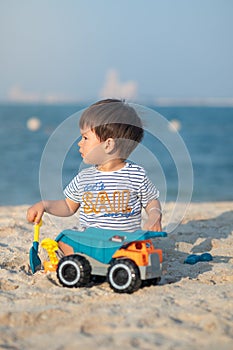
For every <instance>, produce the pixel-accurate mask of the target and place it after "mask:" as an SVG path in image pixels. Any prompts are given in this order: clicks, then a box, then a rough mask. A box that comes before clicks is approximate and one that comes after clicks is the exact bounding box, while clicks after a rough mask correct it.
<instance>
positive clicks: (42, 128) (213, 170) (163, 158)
mask: <svg viewBox="0 0 233 350" xmlns="http://www.w3.org/2000/svg"><path fill="white" fill-rule="evenodd" d="M86 107H87V105H86V104H85V103H83V104H79V105H78V104H77V105H75V104H72V105H68V104H66V105H58V104H57V105H51V104H49V105H42V104H1V105H0V125H1V127H0V205H1V206H3V205H4V206H6V205H7V206H8V205H10V206H11V205H21V204H29V205H30V204H32V203H34V202H36V201H39V200H40V199H41V198H43V199H45V197H47V199H57V198H58V197H59V198H62V189H63V188H64V187H65V186H66V185H67V184H68V183H69V181H70V180H71V179H72V178H73V177H74V176H75V175H76V174H77V172H78V171H79V170H80V169H82V168H83V167H84V166H85V165H83V163H82V159H81V157H80V155H79V152H78V146H77V142H78V139H79V131H78V118H79V116H80V115H81V112H82V110H83V109H84V108H86ZM145 107H146V111H147V113H145V114H143V113H142V114H143V118H144V119H146V132H145V136H144V141H143V144H142V145H141V146H140V147H139V151H138V153H136V155H134V156H133V157H132V158H133V159H132V161H133V162H138V163H140V164H141V165H143V166H144V167H145V169H146V171H147V173H148V176H149V177H151V179H152V181H153V182H155V183H156V186H157V187H158V188H159V190H160V193H161V196H162V199H163V200H164V201H176V200H177V198H179V200H182V199H183V198H184V200H190V201H193V202H204V201H205V202H207V201H212V202H213V201H232V200H233V108H232V107H207V106H194V107H191V106H174V107H172V106H169V107H161V106H159V107H157V106H154V105H151V104H149V105H147V106H145ZM146 114H148V115H150V117H148V116H146ZM76 119H77V122H75V120H76ZM71 122H72V123H71ZM76 133H77V139H76V137H75V136H74V135H75V134H76ZM161 135H162V136H161ZM58 136H59V137H58ZM135 152H136V151H135ZM56 183H57V186H56ZM54 185H55V187H56V188H57V192H56V190H55V191H53V190H52V189H53V187H54ZM180 193H181V196H180Z"/></svg>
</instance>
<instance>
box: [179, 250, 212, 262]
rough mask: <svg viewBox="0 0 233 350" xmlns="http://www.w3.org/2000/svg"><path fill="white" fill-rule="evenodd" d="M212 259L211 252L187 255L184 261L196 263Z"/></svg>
mask: <svg viewBox="0 0 233 350" xmlns="http://www.w3.org/2000/svg"><path fill="white" fill-rule="evenodd" d="M211 260H213V257H212V255H211V254H210V253H203V254H201V255H197V254H191V255H189V256H187V258H186V259H185V261H184V264H190V265H194V264H196V263H197V262H199V261H211Z"/></svg>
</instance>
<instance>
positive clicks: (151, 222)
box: [142, 214, 162, 232]
mask: <svg viewBox="0 0 233 350" xmlns="http://www.w3.org/2000/svg"><path fill="white" fill-rule="evenodd" d="M161 216H162V215H161V214H159V215H157V218H156V217H155V216H153V217H149V218H148V220H147V221H146V222H145V224H144V226H143V228H142V229H143V230H145V231H157V232H161V231H162V226H161Z"/></svg>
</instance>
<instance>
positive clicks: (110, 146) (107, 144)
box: [104, 138, 115, 154]
mask: <svg viewBox="0 0 233 350" xmlns="http://www.w3.org/2000/svg"><path fill="white" fill-rule="evenodd" d="M114 148H115V140H114V139H112V138H108V139H107V140H106V141H104V149H105V152H106V153H108V154H110V153H112V152H113V150H114Z"/></svg>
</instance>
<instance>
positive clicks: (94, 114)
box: [79, 99, 143, 159]
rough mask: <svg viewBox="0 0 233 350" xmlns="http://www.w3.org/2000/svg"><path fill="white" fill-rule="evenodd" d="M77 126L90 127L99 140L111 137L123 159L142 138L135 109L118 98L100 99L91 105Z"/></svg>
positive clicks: (139, 120)
mask: <svg viewBox="0 0 233 350" xmlns="http://www.w3.org/2000/svg"><path fill="white" fill-rule="evenodd" d="M79 126H80V128H81V129H86V128H90V129H91V130H92V131H94V132H95V134H96V136H97V137H98V138H99V140H100V141H106V140H107V139H108V138H113V139H114V140H115V143H116V150H118V151H119V152H120V156H121V158H123V159H126V158H127V157H128V156H129V154H130V153H131V152H132V151H133V150H134V148H135V147H136V146H137V144H138V143H140V142H141V140H142V138H143V126H142V122H141V119H140V118H139V116H138V115H137V113H136V111H135V110H134V108H133V107H131V106H130V105H128V104H127V103H125V102H124V101H122V100H118V99H106V100H101V101H98V102H96V103H94V104H93V105H91V106H90V107H89V108H87V109H86V110H85V111H84V112H83V114H82V116H81V118H80V121H79Z"/></svg>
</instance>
